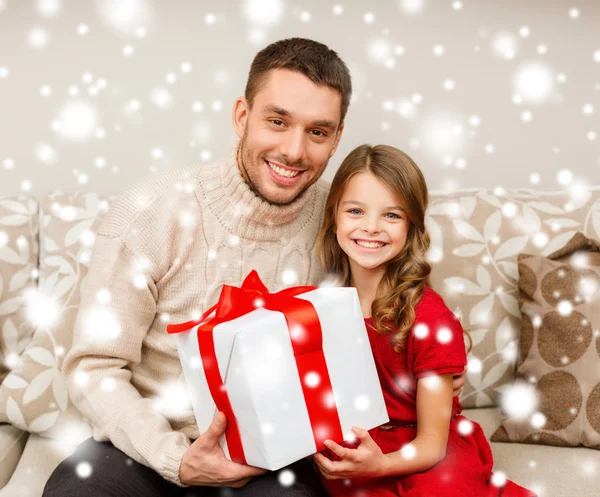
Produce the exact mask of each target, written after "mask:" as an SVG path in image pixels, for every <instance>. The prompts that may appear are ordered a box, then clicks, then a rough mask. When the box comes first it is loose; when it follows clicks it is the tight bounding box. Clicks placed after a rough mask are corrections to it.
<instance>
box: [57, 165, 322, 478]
mask: <svg viewBox="0 0 600 497" xmlns="http://www.w3.org/2000/svg"><path fill="white" fill-rule="evenodd" d="M327 189H328V185H327V184H326V183H325V182H321V181H320V182H318V183H317V184H315V185H313V186H312V187H311V188H310V189H309V190H308V191H307V192H306V193H305V194H304V195H303V196H302V197H301V198H299V199H298V200H296V201H295V202H294V203H292V204H290V205H288V206H283V207H280V206H273V205H270V204H268V203H266V202H264V201H262V200H261V199H260V198H258V197H257V196H256V195H255V194H254V193H253V192H252V191H251V190H250V188H249V187H248V185H247V184H246V183H245V182H244V181H243V179H242V177H241V176H240V173H239V170H238V168H237V165H236V159H235V153H233V154H232V155H231V157H230V158H229V159H228V160H226V161H221V162H217V163H214V164H212V165H206V166H204V165H203V166H192V167H187V168H180V169H174V170H168V171H164V172H161V173H159V174H156V175H154V176H151V177H150V178H148V179H146V180H144V181H142V182H140V183H138V184H137V185H135V186H133V187H132V188H130V189H129V190H127V191H126V192H125V193H124V194H122V195H121V196H120V197H119V198H118V199H117V200H116V202H115V203H114V205H113V207H112V209H111V211H110V212H109V213H108V214H107V216H106V218H105V219H104V221H103V222H102V224H101V226H100V227H99V229H98V232H97V238H96V243H95V247H94V252H93V256H92V262H91V265H90V270H89V273H88V275H87V279H86V282H85V288H84V291H83V295H82V302H81V306H80V309H79V313H78V315H77V320H76V323H75V330H74V339H73V348H72V349H71V351H70V352H69V353H68V355H67V357H66V358H65V361H64V364H63V372H64V374H65V376H66V377H67V378H68V385H69V393H70V395H71V398H72V399H73V402H74V404H75V405H76V407H77V408H79V410H80V411H81V412H82V413H83V414H84V416H85V417H86V418H87V419H88V420H89V422H90V423H91V425H92V427H93V433H94V438H95V439H96V440H99V441H104V440H110V441H111V442H112V443H113V444H114V445H115V446H116V447H117V448H119V449H120V450H122V451H123V452H125V453H126V454H127V455H128V456H130V457H131V458H133V459H135V460H136V461H138V462H140V463H142V464H144V465H146V466H149V467H151V468H153V469H154V470H156V471H157V472H158V473H160V474H161V475H162V476H163V477H164V478H166V479H167V480H169V481H171V482H174V483H176V484H178V485H182V483H181V481H180V480H179V465H180V463H181V459H182V457H183V454H184V452H185V451H186V449H187V448H188V447H189V445H190V439H194V438H196V437H198V429H197V426H196V421H195V418H194V415H193V412H192V409H191V406H189V405H186V406H185V407H178V406H177V405H174V403H175V404H176V403H177V402H176V401H177V399H178V397H177V395H176V394H177V392H178V391H181V388H182V386H183V385H184V384H185V383H184V379H183V373H182V370H181V366H180V363H179V358H178V356H177V349H176V347H175V344H174V341H173V338H172V337H170V336H169V335H167V333H166V331H165V329H166V325H167V323H169V322H173V323H178V322H183V321H187V320H190V319H192V318H197V317H198V316H199V315H200V314H201V312H202V311H203V310H204V309H206V308H208V307H209V306H210V305H212V304H214V303H215V302H216V300H217V298H218V295H219V291H220V289H221V286H222V285H223V284H224V283H229V284H233V285H238V286H239V285H240V284H241V283H242V280H243V278H244V277H245V276H246V275H247V274H248V273H249V272H250V271H251V270H252V269H256V270H257V271H258V273H259V275H260V276H261V278H262V280H263V281H264V283H265V284H266V285H267V287H268V288H269V289H270V290H271V291H277V290H279V289H281V288H283V287H285V286H291V285H305V284H317V283H318V282H319V280H320V279H321V277H322V273H321V269H320V266H319V262H318V259H317V257H316V253H315V240H316V235H317V231H318V229H319V226H320V223H321V218H322V213H323V210H324V204H325V199H326V196H327ZM286 270H288V271H286ZM284 275H285V277H284V278H282V276H284ZM294 275H297V280H296V281H294V282H292V281H291V280H292V279H293V276H294ZM101 290H104V291H101ZM106 290H108V293H107V292H106ZM107 296H109V298H107Z"/></svg>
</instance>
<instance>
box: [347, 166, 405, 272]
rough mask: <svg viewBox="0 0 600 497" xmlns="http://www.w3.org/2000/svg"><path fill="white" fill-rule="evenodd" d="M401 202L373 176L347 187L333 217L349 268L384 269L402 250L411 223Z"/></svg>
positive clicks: (356, 177) (365, 175)
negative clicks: (348, 261) (334, 217)
mask: <svg viewBox="0 0 600 497" xmlns="http://www.w3.org/2000/svg"><path fill="white" fill-rule="evenodd" d="M403 204H404V202H403V201H402V200H401V199H400V198H398V197H397V196H396V195H395V194H394V193H393V192H392V191H391V190H390V189H389V188H388V187H387V186H386V185H384V184H383V183H382V182H381V181H380V180H379V179H377V178H376V177H375V176H374V175H373V174H372V173H370V172H364V173H359V174H356V175H354V176H353V177H352V179H351V180H350V181H349V182H348V184H347V185H346V188H345V190H344V193H343V195H342V198H341V200H340V204H339V205H338V209H337V214H336V237H337V241H338V243H339V245H340V247H341V249H342V250H343V251H344V252H345V253H346V255H347V256H348V258H349V259H350V267H351V269H352V270H353V271H354V270H355V268H356V269H358V268H359V267H360V268H363V269H367V270H374V269H376V268H380V269H385V265H386V264H387V262H389V261H390V260H392V259H393V258H394V257H396V256H397V255H398V254H399V253H400V252H401V251H402V248H403V247H404V244H405V242H406V235H407V233H408V229H409V227H410V222H409V220H408V218H407V216H406V214H405V212H404V209H403Z"/></svg>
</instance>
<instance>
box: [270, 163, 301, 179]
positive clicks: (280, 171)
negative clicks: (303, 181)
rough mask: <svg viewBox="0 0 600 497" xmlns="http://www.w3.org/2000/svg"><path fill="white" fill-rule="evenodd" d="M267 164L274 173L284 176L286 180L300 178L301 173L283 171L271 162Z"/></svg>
mask: <svg viewBox="0 0 600 497" xmlns="http://www.w3.org/2000/svg"><path fill="white" fill-rule="evenodd" d="M266 162H267V164H268V165H269V167H270V168H271V169H273V171H275V172H276V173H277V174H279V176H283V177H285V178H293V177H294V176H298V175H299V174H300V171H288V170H287V169H282V168H281V167H277V166H276V165H275V164H271V163H270V162H269V161H266Z"/></svg>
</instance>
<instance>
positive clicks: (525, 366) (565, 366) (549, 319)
mask: <svg viewBox="0 0 600 497" xmlns="http://www.w3.org/2000/svg"><path fill="white" fill-rule="evenodd" d="M519 291H520V305H521V312H522V315H523V317H522V325H521V340H520V359H519V367H518V369H517V377H518V378H520V379H523V380H524V381H530V382H532V383H535V385H536V391H537V394H538V398H539V406H538V409H537V412H539V413H541V414H543V416H545V424H544V425H543V427H541V428H539V427H536V428H534V427H533V426H532V423H531V419H529V420H525V421H518V420H516V419H514V418H508V419H506V420H505V421H504V423H503V424H502V426H500V427H499V428H498V430H496V432H495V433H494V435H493V436H492V440H493V441H495V442H525V443H539V444H545V445H560V446H575V445H585V446H587V447H592V448H597V449H600V243H599V242H597V241H594V240H591V239H589V238H586V237H585V236H584V235H583V234H582V233H577V234H576V235H575V236H573V238H572V239H571V240H570V241H569V242H568V243H567V244H566V245H565V247H564V248H562V249H560V250H557V251H556V252H554V253H553V254H551V255H550V256H548V257H541V256H532V255H525V254H522V255H520V256H519ZM542 419H543V418H542ZM536 426H539V425H536Z"/></svg>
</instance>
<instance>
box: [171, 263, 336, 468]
mask: <svg viewBox="0 0 600 497" xmlns="http://www.w3.org/2000/svg"><path fill="white" fill-rule="evenodd" d="M315 288H316V287H313V286H297V287H292V288H286V289H285V290H281V291H280V292H277V293H269V290H268V289H267V287H266V286H265V285H264V284H263V282H262V281H261V280H260V278H259V276H258V273H257V272H256V271H251V272H250V274H249V275H248V276H247V277H246V279H245V280H244V282H243V283H242V286H241V287H240V288H238V287H234V286H230V285H223V289H222V290H221V294H220V296H219V301H218V302H217V304H215V305H214V306H212V307H211V308H210V309H208V310H207V311H206V312H205V313H204V314H203V315H202V316H201V317H200V318H199V319H197V320H193V321H188V322H186V323H181V324H170V325H168V326H167V333H169V334H174V333H181V332H183V331H188V330H190V329H191V328H193V327H195V326H198V325H200V326H198V348H199V351H200V357H201V358H202V367H203V369H204V373H205V375H206V381H207V383H208V388H209V390H210V393H211V396H212V398H213V400H214V402H215V405H216V406H217V409H218V410H219V411H223V412H224V413H225V415H226V416H227V421H228V423H227V430H226V432H225V438H226V440H227V446H228V448H229V455H230V456H231V460H232V461H235V462H239V463H243V464H246V456H245V454H244V449H243V446H242V440H241V436H240V430H239V426H238V423H237V418H236V416H235V414H234V412H233V409H232V407H231V402H230V400H229V396H228V394H227V390H226V389H225V385H224V383H223V379H222V378H221V373H220V372H219V367H218V364H217V356H216V353H215V344H214V337H213V329H214V327H215V326H216V325H218V324H220V323H223V322H225V321H231V320H233V319H236V318H238V317H240V316H243V315H244V314H248V313H249V312H252V311H253V310H255V309H256V308H257V307H264V308H265V309H268V310H271V311H279V312H282V313H283V315H284V316H285V320H286V322H287V325H288V330H289V331H290V340H291V342H292V348H293V350H294V358H295V360H296V366H297V369H298V375H299V377H300V384H301V385H302V393H303V395H304V400H305V402H306V407H307V410H308V417H309V419H310V424H311V428H312V432H313V437H314V440H315V445H316V449H317V452H319V451H321V450H323V449H325V445H324V444H323V442H324V441H325V440H327V439H332V440H337V441H342V440H343V434H342V428H341V424H340V419H339V415H338V412H337V408H336V405H335V402H334V401H333V389H332V387H331V380H330V378H329V372H328V370H327V363H326V362H325V355H324V353H323V347H322V345H323V333H322V330H321V324H320V321H319V317H318V315H317V312H316V310H315V308H314V306H313V305H312V304H311V303H310V302H309V301H307V300H304V299H297V298H294V297H295V296H296V295H299V294H301V293H305V292H308V291H311V290H314V289H315ZM215 310H216V314H215V316H214V317H213V318H212V319H209V320H208V321H206V319H207V318H208V316H210V314H212V312H213V311H215ZM307 375H309V376H308V377H307ZM307 379H308V381H307Z"/></svg>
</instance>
